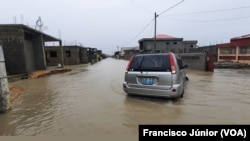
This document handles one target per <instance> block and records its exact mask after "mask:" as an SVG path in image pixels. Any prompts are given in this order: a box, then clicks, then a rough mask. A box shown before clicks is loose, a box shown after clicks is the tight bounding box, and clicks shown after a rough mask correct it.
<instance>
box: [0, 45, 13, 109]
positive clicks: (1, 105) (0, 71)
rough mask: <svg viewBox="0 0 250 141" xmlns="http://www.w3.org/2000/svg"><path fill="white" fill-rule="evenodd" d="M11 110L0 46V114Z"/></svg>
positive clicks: (0, 47)
mask: <svg viewBox="0 0 250 141" xmlns="http://www.w3.org/2000/svg"><path fill="white" fill-rule="evenodd" d="M9 108H11V105H10V96H9V87H8V79H7V74H6V69H5V61H4V55H3V49H2V46H0V113H3V112H5V111H6V110H8V109H9Z"/></svg>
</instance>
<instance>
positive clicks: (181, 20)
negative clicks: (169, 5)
mask: <svg viewBox="0 0 250 141" xmlns="http://www.w3.org/2000/svg"><path fill="white" fill-rule="evenodd" d="M165 18H167V19H169V20H173V21H180V22H220V21H232V20H239V19H246V18H250V16H244V17H235V18H224V19H213V20H185V19H176V18H169V17H165Z"/></svg>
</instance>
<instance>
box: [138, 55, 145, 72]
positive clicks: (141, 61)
mask: <svg viewBox="0 0 250 141" xmlns="http://www.w3.org/2000/svg"><path fill="white" fill-rule="evenodd" d="M143 59H144V56H143V57H142V59H141V63H140V66H139V71H140V72H141V73H142V69H141V64H142V62H143Z"/></svg>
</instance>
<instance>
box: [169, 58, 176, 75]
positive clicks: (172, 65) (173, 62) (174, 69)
mask: <svg viewBox="0 0 250 141" xmlns="http://www.w3.org/2000/svg"><path fill="white" fill-rule="evenodd" d="M169 60H170V66H171V73H172V74H176V64H175V61H174V55H173V54H169Z"/></svg>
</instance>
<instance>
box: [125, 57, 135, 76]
mask: <svg viewBox="0 0 250 141" xmlns="http://www.w3.org/2000/svg"><path fill="white" fill-rule="evenodd" d="M133 60H134V55H133V56H131V57H130V59H129V62H128V65H127V68H126V73H127V72H128V70H129V68H130V67H131V64H132V61H133Z"/></svg>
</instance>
